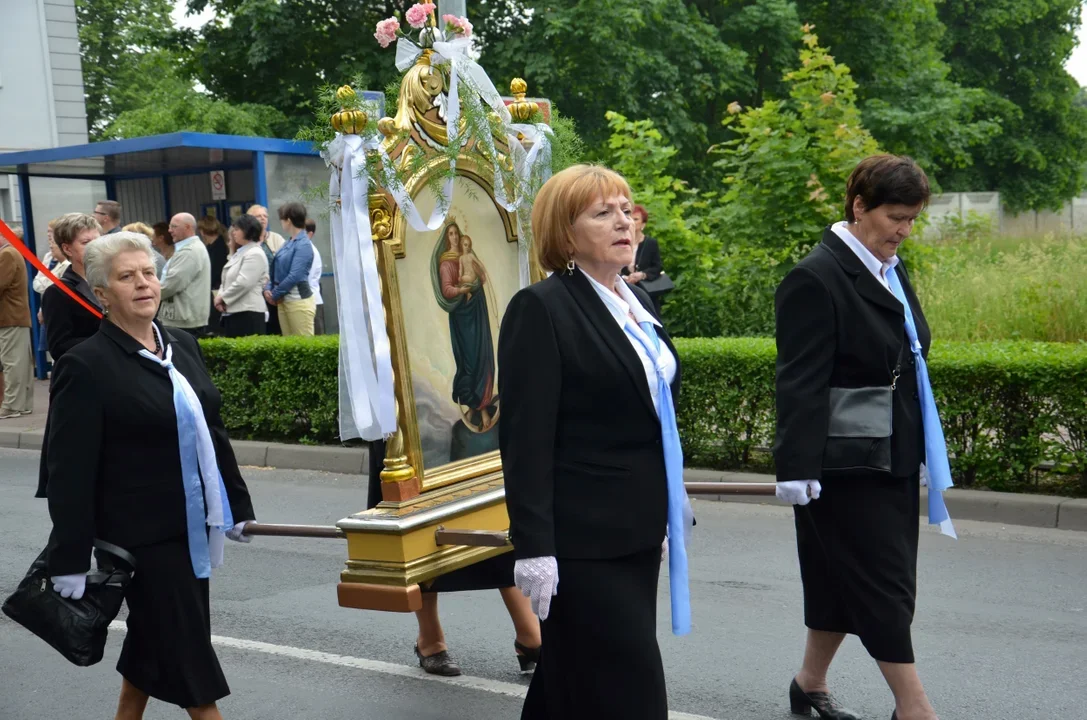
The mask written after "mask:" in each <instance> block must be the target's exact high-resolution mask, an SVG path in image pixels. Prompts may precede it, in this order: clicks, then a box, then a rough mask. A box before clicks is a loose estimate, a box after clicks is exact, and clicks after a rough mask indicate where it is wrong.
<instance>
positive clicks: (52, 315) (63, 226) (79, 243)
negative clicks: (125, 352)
mask: <svg viewBox="0 0 1087 720" xmlns="http://www.w3.org/2000/svg"><path fill="white" fill-rule="evenodd" d="M101 233H102V227H101V226H100V225H99V224H98V221H97V220H95V219H94V217H92V216H91V215H85V214H83V213H68V214H67V215H62V216H61V217H59V218H57V220H56V223H55V224H54V226H53V237H54V241H55V242H56V244H57V247H59V248H60V251H61V252H62V253H63V254H64V257H66V258H68V260H69V261H71V263H72V264H71V266H69V268H68V269H67V270H66V271H65V272H64V275H62V276H61V277H60V278H58V279H59V280H60V281H61V282H62V283H64V284H65V285H67V286H68V287H69V288H71V289H72V290H73V291H75V293H76V294H77V295H79V297H81V298H82V299H83V300H84V301H85V302H86V303H87V304H88V305H90V306H91V307H92V308H94V309H96V310H101V309H102V308H101V306H100V305H99V304H98V298H96V297H95V295H94V293H93V292H92V291H91V287H90V285H88V284H87V272H86V269H85V267H84V264H83V259H84V253H85V252H86V249H87V245H88V244H89V243H90V242H92V241H93V240H94V239H95V238H97V237H98V236H99V235H101ZM42 320H43V321H44V323H45V326H46V327H47V328H49V333H48V335H47V337H46V340H47V342H48V346H49V354H50V355H52V356H53V362H54V363H55V362H57V361H58V360H60V358H61V357H63V355H64V353H66V352H68V351H69V350H71V349H72V348H73V347H75V346H76V345H78V344H79V343H81V342H83V341H84V340H86V339H87V338H89V337H90V336H91V335H94V334H95V333H96V332H98V320H99V319H98V317H96V316H95V315H94V314H93V313H92V312H91V311H90V310H88V309H87V308H85V307H83V306H82V305H80V304H79V303H77V302H76V301H75V300H73V299H72V298H71V297H69V296H68V294H67V293H65V292H64V291H63V290H61V289H60V288H59V287H56V286H55V285H50V286H49V287H48V288H47V289H46V291H45V292H44V293H42Z"/></svg>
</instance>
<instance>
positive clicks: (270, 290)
mask: <svg viewBox="0 0 1087 720" xmlns="http://www.w3.org/2000/svg"><path fill="white" fill-rule="evenodd" d="M278 214H279V221H280V223H281V224H282V225H283V231H284V232H285V233H287V235H288V236H289V237H290V240H288V241H287V244H286V245H284V246H283V247H281V248H280V249H279V251H278V252H276V254H275V258H274V259H273V262H272V269H271V273H270V277H269V280H268V284H267V285H266V286H265V289H264V299H265V300H266V301H267V302H268V303H269V304H271V305H275V306H276V311H277V312H278V313H279V327H280V330H281V331H282V333H283V335H303V336H310V337H312V336H313V316H314V314H315V309H316V304H315V303H316V298H314V296H313V289H312V288H311V287H310V285H309V274H310V267H311V266H312V265H313V243H312V242H310V239H309V235H307V234H306V206H305V205H303V204H302V203H300V202H289V203H287V204H285V205H283V206H281V207H280V208H279V211H278Z"/></svg>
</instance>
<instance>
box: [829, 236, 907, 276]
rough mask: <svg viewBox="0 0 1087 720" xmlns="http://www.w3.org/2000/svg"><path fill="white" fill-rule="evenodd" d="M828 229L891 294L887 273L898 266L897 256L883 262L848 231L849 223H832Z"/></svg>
mask: <svg viewBox="0 0 1087 720" xmlns="http://www.w3.org/2000/svg"><path fill="white" fill-rule="evenodd" d="M830 229H831V230H832V231H834V234H835V235H837V236H838V237H840V238H841V239H842V242H844V243H845V244H846V245H847V246H848V247H849V249H850V250H852V251H853V253H854V254H855V255H856V256H857V257H858V258H860V261H861V262H862V263H864V266H865V267H866V268H868V272H870V273H872V276H873V277H875V279H876V280H878V281H879V284H880V285H882V286H883V287H885V288H886V289H887V292H891V286H890V285H889V284H888V283H887V271H888V270H890V269H891V268H893V267H897V266H898V256H897V255H895V256H894V257H893V258H891V259H890V260H888V261H887V262H883V261H882V260H880V259H879V258H878V257H876V256H875V255H873V254H872V251H871V250H869V249H868V248H866V247H865V246H864V243H862V242H861V241H860V240H858V239H857V237H856V236H855V235H854V234H853V233H851V232H850V231H849V223H847V222H845V221H844V220H843V221H842V222H836V223H834V224H833V225H831V226H830ZM892 294H893V293H892Z"/></svg>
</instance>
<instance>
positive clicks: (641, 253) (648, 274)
mask: <svg viewBox="0 0 1087 720" xmlns="http://www.w3.org/2000/svg"><path fill="white" fill-rule="evenodd" d="M631 217H632V219H633V220H634V261H633V262H632V263H630V264H629V265H627V266H625V267H624V268H623V272H622V274H623V278H624V279H625V280H626V281H627V282H628V283H633V284H635V285H639V286H641V287H642V289H643V290H645V289H646V288H645V286H644V285H642V283H645V282H652V281H654V280H656V279H657V278H659V277H660V276H661V271H662V270H663V269H664V265H663V263H662V262H661V250H660V245H658V244H657V241H656V240H654V239H653V238H652V237H650V236H648V235H646V234H645V225H646V223H648V222H649V211H648V210H646V209H645V208H644V207H642V206H641V205H635V206H634V210H633V212H632V214H631ZM647 292H648V291H647ZM650 297H651V298H653V307H654V308H655V309H656V311H657V314H658V315H659V314H660V309H661V307H660V296H659V295H655V294H650Z"/></svg>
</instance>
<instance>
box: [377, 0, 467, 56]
mask: <svg viewBox="0 0 1087 720" xmlns="http://www.w3.org/2000/svg"><path fill="white" fill-rule="evenodd" d="M435 9H436V8H435V5H434V3H416V4H415V5H412V6H411V7H410V8H408V11H407V12H406V13H404V22H405V23H406V24H407V28H408V29H407V30H406V31H405V30H404V29H403V26H402V25H401V24H400V20H399V19H397V18H396V17H390V18H386V19H384V20H382V21H381V22H379V23H378V24H377V29H376V30H375V32H374V38H375V39H377V42H378V44H379V45H381V47H383V48H387V47H389V45H392V44H393V43H394V42H395V41H396V40H397V39H398V38H406V39H408V40H409V41H411V42H412V43H414V44H415V45H416V46H418V47H419V48H420V49H422V48H429V47H433V46H434V43H435V42H437V41H442V40H454V39H456V38H466V37H471V35H472V24H471V23H470V22H468V18H463V17H457V16H456V15H443V16H442V27H441V28H440V29H439V27H438V22H437V19H436V16H435Z"/></svg>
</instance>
